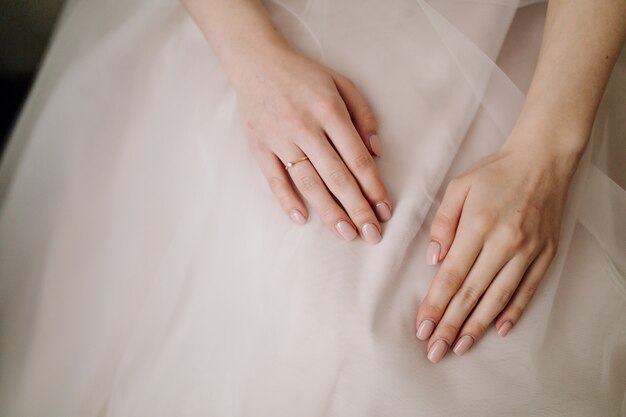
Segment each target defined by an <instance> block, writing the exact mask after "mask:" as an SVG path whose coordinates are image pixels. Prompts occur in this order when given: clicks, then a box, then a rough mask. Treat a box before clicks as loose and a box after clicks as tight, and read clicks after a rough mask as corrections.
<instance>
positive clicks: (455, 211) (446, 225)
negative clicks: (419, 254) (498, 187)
mask: <svg viewBox="0 0 626 417" xmlns="http://www.w3.org/2000/svg"><path fill="white" fill-rule="evenodd" d="M469 188H470V187H469V183H467V182H464V181H463V182H462V181H461V180H460V179H453V180H452V181H450V183H449V184H448V187H447V188H446V192H445V194H444V196H443V199H442V200H441V205H440V206H439V209H438V210H437V214H436V215H435V218H434V219H433V222H432V223H431V225H430V243H429V244H428V249H427V250H426V263H427V264H428V265H436V264H438V263H439V262H441V261H443V259H444V258H445V257H446V255H447V254H448V251H449V250H450V246H452V242H453V241H454V236H455V234H456V228H457V226H458V225H459V219H460V217H461V212H462V210H463V204H464V203H465V198H466V197H467V193H468V192H469Z"/></svg>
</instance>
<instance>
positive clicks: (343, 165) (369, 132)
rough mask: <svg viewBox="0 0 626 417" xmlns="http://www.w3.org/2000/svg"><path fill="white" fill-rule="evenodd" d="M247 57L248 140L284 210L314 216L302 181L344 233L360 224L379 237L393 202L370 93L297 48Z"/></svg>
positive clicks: (242, 81)
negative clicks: (378, 159)
mask: <svg viewBox="0 0 626 417" xmlns="http://www.w3.org/2000/svg"><path fill="white" fill-rule="evenodd" d="M246 59H247V60H248V61H247V63H244V64H242V66H240V68H244V69H240V70H239V71H238V73H237V76H236V78H235V79H234V81H233V84H234V85H235V89H236V91H237V98H238V103H239V106H240V110H241V113H242V115H243V117H244V120H245V125H246V129H247V132H246V133H247V138H248V143H249V146H250V148H251V150H252V152H253V154H254V157H255V159H256V160H257V162H258V164H259V166H260V168H261V170H262V172H263V174H264V175H265V177H266V179H267V182H268V184H269V187H270V189H271V190H272V192H273V193H274V195H275V196H276V198H277V199H278V201H279V203H280V205H281V207H282V209H283V210H284V212H285V213H286V214H287V215H289V216H290V218H291V219H292V220H293V221H294V222H296V223H299V224H303V223H305V222H306V219H307V217H308V214H307V208H306V206H305V204H304V203H303V201H302V200H301V198H300V197H299V196H298V194H297V193H296V192H295V190H294V187H293V185H294V184H295V186H296V187H297V189H298V190H300V192H301V193H302V194H303V195H304V197H305V198H306V199H307V200H308V201H309V202H310V203H311V205H312V206H313V207H314V208H315V210H317V212H318V213H319V214H320V216H321V218H322V220H323V221H324V222H325V223H326V224H327V225H328V227H330V228H331V229H332V230H333V231H334V232H335V233H336V234H337V235H338V236H339V237H341V238H343V239H346V240H352V239H354V238H355V237H356V236H357V230H359V231H360V234H361V236H362V237H363V238H364V239H365V240H366V241H367V242H370V243H377V242H379V241H380V240H381V238H382V229H381V226H380V223H379V222H384V221H386V220H388V219H389V218H390V216H391V207H392V205H391V201H390V199H389V196H388V193H387V190H386V189H385V186H384V185H383V183H382V181H381V179H380V177H379V174H378V172H377V168H376V163H375V161H374V159H373V157H372V154H373V155H378V156H380V154H381V144H380V140H379V138H378V136H377V134H376V130H377V124H376V119H375V117H374V115H373V113H372V111H371V110H370V108H369V106H368V105H367V103H366V101H365V99H364V98H363V97H362V96H361V94H360V93H359V92H358V91H357V89H356V88H355V86H354V85H353V83H352V82H351V81H350V80H348V79H347V78H346V77H344V76H342V75H340V74H338V73H337V72H335V71H333V70H331V69H329V68H326V67H324V66H323V65H321V64H318V63H316V62H314V61H312V60H310V59H308V58H306V57H304V56H302V55H300V54H299V53H297V52H295V51H291V50H285V49H283V48H268V50H265V51H258V54H256V53H254V56H252V57H250V54H247V55H246ZM245 68H249V69H250V70H249V71H246V70H245ZM303 156H307V157H308V160H304V161H302V162H298V163H297V164H295V165H293V166H292V167H291V168H289V169H288V170H286V169H285V167H284V165H285V164H286V163H287V162H289V161H294V160H296V159H299V158H301V157H303ZM290 179H291V180H293V184H292V182H291V181H290ZM335 198H336V199H335Z"/></svg>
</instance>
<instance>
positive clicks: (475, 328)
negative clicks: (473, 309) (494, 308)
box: [465, 319, 488, 338]
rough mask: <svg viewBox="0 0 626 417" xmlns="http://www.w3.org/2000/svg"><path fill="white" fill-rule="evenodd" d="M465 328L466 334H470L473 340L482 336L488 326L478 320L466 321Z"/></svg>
mask: <svg viewBox="0 0 626 417" xmlns="http://www.w3.org/2000/svg"><path fill="white" fill-rule="evenodd" d="M465 327H466V328H467V333H468V334H470V336H472V337H474V338H478V337H480V336H482V335H483V334H485V332H486V331H487V327H488V324H485V323H483V322H481V321H478V320H471V319H470V320H468V322H467V324H466V325H465Z"/></svg>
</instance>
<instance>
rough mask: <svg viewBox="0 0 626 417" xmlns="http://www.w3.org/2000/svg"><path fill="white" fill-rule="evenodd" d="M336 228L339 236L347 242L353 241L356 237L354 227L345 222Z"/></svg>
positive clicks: (338, 223)
mask: <svg viewBox="0 0 626 417" xmlns="http://www.w3.org/2000/svg"><path fill="white" fill-rule="evenodd" d="M335 228H336V229H337V231H338V232H339V234H340V235H341V236H342V237H343V238H344V239H346V240H352V239H354V238H355V237H356V235H357V233H356V230H354V227H352V225H351V224H350V223H348V222H347V221H345V220H340V221H338V222H337V224H336V225H335Z"/></svg>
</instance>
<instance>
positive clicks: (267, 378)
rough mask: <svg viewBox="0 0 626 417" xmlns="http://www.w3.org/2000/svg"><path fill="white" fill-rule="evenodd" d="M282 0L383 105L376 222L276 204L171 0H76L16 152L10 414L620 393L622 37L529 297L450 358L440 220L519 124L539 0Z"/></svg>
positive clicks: (3, 277) (524, 405) (11, 150)
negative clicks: (437, 357)
mask: <svg viewBox="0 0 626 417" xmlns="http://www.w3.org/2000/svg"><path fill="white" fill-rule="evenodd" d="M530 3H533V4H530ZM265 4H266V6H267V8H268V10H269V12H270V14H271V16H272V18H273V19H274V20H275V22H276V23H277V24H278V26H279V27H280V29H281V30H282V31H283V33H285V35H286V36H287V37H288V38H289V39H290V40H291V41H292V42H293V43H294V44H296V45H297V46H298V47H299V48H300V49H301V50H302V51H303V53H305V54H307V55H309V56H311V57H313V58H315V59H317V60H319V61H320V62H324V63H325V64H327V65H329V66H330V67H332V68H334V69H336V70H338V71H339V72H341V73H343V74H345V75H346V76H348V77H350V78H352V79H353V80H354V81H355V83H356V84H357V86H358V88H359V89H360V90H361V91H362V92H363V94H364V95H365V96H366V97H367V99H368V101H369V102H370V103H371V105H372V107H373V109H374V111H375V113H376V115H377V116H378V119H379V122H380V126H381V128H380V136H381V139H382V140H383V146H384V155H383V157H382V158H381V159H379V160H377V161H378V167H379V169H380V173H381V176H382V179H383V181H384V182H385V184H386V185H387V187H388V189H389V192H390V195H391V198H392V200H393V201H394V203H395V211H394V214H393V217H392V218H391V220H390V221H389V222H387V223H385V224H384V228H383V240H382V241H381V242H380V243H379V244H377V245H370V244H368V243H366V242H364V241H363V240H360V239H359V238H357V240H355V241H351V242H346V241H342V240H340V239H338V238H337V236H336V235H335V234H334V233H332V232H331V231H330V230H329V229H328V228H327V227H326V226H325V225H324V224H323V223H322V221H321V220H320V218H319V216H318V215H317V213H315V212H313V211H312V210H311V215H310V218H309V221H308V223H307V224H306V225H305V226H298V225H295V224H293V223H292V222H291V221H290V220H289V218H288V217H287V216H286V215H285V214H284V213H283V212H282V210H281V209H280V207H279V205H278V203H277V201H276V200H275V198H274V196H273V195H272V193H271V192H270V189H269V187H268V186H267V183H266V180H265V178H264V177H263V175H262V173H261V171H260V169H259V168H258V166H257V164H256V162H255V160H254V158H253V156H252V154H251V152H250V150H249V149H248V147H247V144H246V140H245V132H244V129H243V127H242V119H241V118H240V115H239V113H238V110H237V99H236V96H235V94H234V92H233V89H232V87H231V85H230V83H229V81H228V79H227V77H226V75H225V73H224V71H223V69H222V68H221V66H220V64H219V62H218V61H217V59H216V57H215V56H214V54H213V52H212V50H211V49H210V47H209V46H208V44H207V42H206V40H205V39H204V38H203V36H202V34H201V33H200V31H199V29H198V28H197V26H196V25H195V24H194V22H193V21H192V20H191V18H190V17H189V16H188V14H187V13H186V12H185V10H184V9H183V7H182V6H181V5H180V4H179V2H178V1H177V0H124V1H113V0H70V1H69V2H68V4H66V7H65V9H64V12H63V14H62V17H61V19H60V22H59V25H58V27H57V30H56V32H55V36H54V39H53V42H52V44H51V46H50V48H49V50H48V53H47V56H46V58H45V61H44V64H43V66H42V67H41V69H40V72H39V75H38V77H37V80H36V83H35V85H34V88H33V90H32V92H31V93H30V96H29V98H28V101H27V104H26V106H25V108H24V109H23V111H22V113H21V116H20V118H19V120H18V123H17V125H16V127H15V129H14V131H13V133H12V136H11V137H10V142H9V145H8V149H7V152H6V153H5V155H4V158H3V160H2V165H1V168H0V415H1V416H6V417H27V416H28V417H114V416H115V417H136V416H142V417H161V416H163V417H187V416H203V417H206V416H209V417H295V416H297V417H415V416H429V417H432V416H436V417H437V416H446V417H449V416H468V415H470V416H481V417H491V416H493V417H502V416H507V417H515V416H519V417H530V416H545V417H548V416H550V417H554V416H567V417H578V416H580V417H596V416H597V417H609V416H620V415H621V416H623V415H624V414H625V410H626V405H625V401H626V396H625V385H626V384H625V383H626V220H625V218H626V191H625V188H626V170H625V169H624V167H625V166H626V152H625V148H626V145H625V144H626V52H624V50H622V55H621V56H620V58H619V62H618V64H617V67H616V68H615V70H614V72H613V74H612V78H611V80H610V83H609V86H608V87H607V90H606V93H605V95H604V97H603V101H602V104H601V107H600V110H599V113H598V116H597V118H596V121H595V125H594V129H593V134H592V139H591V144H590V146H589V147H588V149H587V152H586V153H585V155H584V157H583V159H582V161H581V164H580V165H579V168H578V171H577V173H576V176H575V178H574V181H573V183H572V187H571V189H570V194H569V200H568V203H567V207H566V213H565V216H564V222H563V226H562V229H561V230H562V235H561V240H560V246H559V251H558V254H557V257H556V258H555V260H554V261H553V263H552V265H551V267H550V269H549V271H548V273H547V274H546V276H545V278H544V280H543V281H542V283H541V285H540V287H539V290H538V292H537V294H536V295H535V298H534V299H533V300H532V302H531V304H530V305H529V308H528V310H527V311H526V313H525V314H524V315H523V316H522V319H521V320H520V322H519V323H518V324H517V325H516V326H515V327H514V329H513V330H512V331H511V332H510V333H509V335H508V336H507V337H506V338H500V337H498V336H497V335H496V332H495V331H494V329H493V327H492V328H491V329H489V331H488V332H487V333H486V335H485V336H484V338H482V339H481V340H480V341H479V342H478V343H477V344H476V345H475V346H474V347H473V348H472V349H471V350H470V351H469V352H468V353H467V354H466V355H464V356H463V357H457V356H455V355H454V354H449V355H447V356H446V357H445V358H444V360H443V361H442V362H440V363H439V364H437V365H434V364H432V363H430V362H429V361H428V360H427V359H426V356H425V354H424V351H423V342H419V341H418V340H416V338H415V324H414V323H415V316H416V312H417V309H418V307H419V304H420V302H421V300H422V299H423V298H424V296H425V295H426V292H427V290H428V288H429V286H430V283H431V280H432V278H433V276H434V274H435V272H436V270H437V268H436V267H432V266H427V265H425V259H424V258H425V255H424V253H425V250H426V246H427V243H428V240H429V238H428V229H429V224H430V221H431V220H432V217H433V215H434V212H435V211H436V209H437V207H438V205H439V203H440V201H441V197H442V194H443V191H444V190H445V186H446V184H447V183H448V181H449V180H450V179H452V178H453V177H454V176H456V175H458V174H459V173H461V172H463V171H464V170H465V169H467V168H469V167H470V166H471V165H472V164H473V163H475V162H476V161H477V160H478V159H479V158H481V157H482V156H485V155H487V154H489V153H492V152H494V151H496V150H497V149H498V148H499V147H500V146H501V144H502V143H503V142H504V141H505V139H506V137H507V134H508V133H509V132H510V130H511V127H512V125H513V123H514V122H515V119H516V116H517V114H518V112H519V110H520V107H521V104H522V102H523V99H524V95H525V92H526V91H527V88H528V85H529V81H530V79H531V76H532V72H533V69H534V65H535V62H536V58H537V54H538V48H539V44H540V41H541V35H542V30H543V20H544V17H545V10H546V5H545V3H536V2H523V1H521V2H520V1H517V0H385V1H380V0H308V1H307V0H282V1H277V0H276V1H273V0H267V1H266V2H265Z"/></svg>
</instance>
